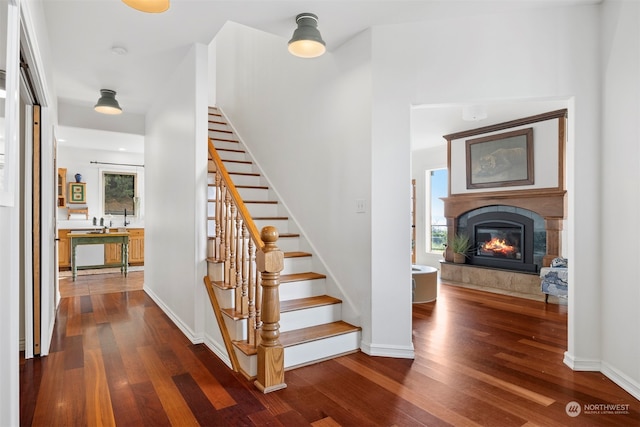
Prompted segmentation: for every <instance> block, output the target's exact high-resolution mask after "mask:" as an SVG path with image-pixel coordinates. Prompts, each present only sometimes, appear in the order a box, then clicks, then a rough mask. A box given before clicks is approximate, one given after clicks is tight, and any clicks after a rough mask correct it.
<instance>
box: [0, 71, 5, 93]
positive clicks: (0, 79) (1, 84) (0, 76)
mask: <svg viewBox="0 0 640 427" xmlns="http://www.w3.org/2000/svg"><path fill="white" fill-rule="evenodd" d="M6 97H7V73H6V72H5V71H4V70H0V98H6Z"/></svg>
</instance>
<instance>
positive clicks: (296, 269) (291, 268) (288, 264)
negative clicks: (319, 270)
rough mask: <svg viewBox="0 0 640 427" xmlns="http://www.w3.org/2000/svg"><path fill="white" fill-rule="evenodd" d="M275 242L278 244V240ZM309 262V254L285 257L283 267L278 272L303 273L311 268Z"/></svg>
mask: <svg viewBox="0 0 640 427" xmlns="http://www.w3.org/2000/svg"><path fill="white" fill-rule="evenodd" d="M276 244H278V242H276ZM278 248H279V246H278ZM280 250H282V249H280ZM311 264H312V263H311V257H310V256H305V257H295V258H285V259H284V269H283V270H282V271H281V272H280V274H293V273H305V272H307V271H311V270H312V268H311Z"/></svg>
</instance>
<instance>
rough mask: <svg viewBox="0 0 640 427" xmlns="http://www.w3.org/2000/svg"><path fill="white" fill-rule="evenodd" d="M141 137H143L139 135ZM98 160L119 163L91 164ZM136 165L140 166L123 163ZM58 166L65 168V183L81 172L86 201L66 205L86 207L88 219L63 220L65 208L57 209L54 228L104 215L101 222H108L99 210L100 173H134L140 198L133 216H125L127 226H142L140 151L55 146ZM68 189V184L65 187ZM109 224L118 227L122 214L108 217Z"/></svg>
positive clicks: (64, 218) (81, 223)
mask: <svg viewBox="0 0 640 427" xmlns="http://www.w3.org/2000/svg"><path fill="white" fill-rule="evenodd" d="M117 137H118V134H115V133H114V147H115V146H117ZM139 138H140V139H141V140H143V139H144V137H143V136H140V137H139ZM91 162H100V163H120V165H107V164H94V163H91ZM122 164H126V165H140V166H123V165H122ZM58 167H59V168H66V169H67V183H69V182H75V178H74V175H75V174H76V173H79V174H81V175H82V182H85V183H86V184H87V185H86V196H87V203H86V204H78V205H75V204H68V205H67V208H71V209H74V208H76V209H77V208H83V207H88V208H89V219H88V220H87V219H85V217H84V215H73V216H72V218H71V219H70V220H67V208H58V228H73V227H83V226H89V225H92V220H93V218H94V217H95V218H96V219H97V222H98V224H100V218H104V220H105V225H107V224H108V217H107V216H106V215H105V214H104V209H103V206H104V204H103V192H102V185H103V182H102V174H103V172H130V173H136V174H137V187H138V188H137V191H138V197H140V209H139V210H140V212H139V213H137V214H136V217H135V218H134V217H132V216H128V217H127V221H131V224H130V225H129V227H140V228H144V206H145V203H144V187H145V177H144V175H145V173H144V154H143V153H126V152H119V151H108V150H95V149H83V148H77V147H63V146H58ZM66 188H67V192H68V190H69V187H68V184H67V186H66ZM112 221H113V226H114V227H122V226H123V225H124V216H122V215H116V216H112Z"/></svg>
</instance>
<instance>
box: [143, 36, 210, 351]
mask: <svg viewBox="0 0 640 427" xmlns="http://www.w3.org/2000/svg"><path fill="white" fill-rule="evenodd" d="M206 88H207V49H206V46H204V45H194V46H193V47H192V49H191V50H190V51H189V53H188V54H187V55H186V57H185V58H184V60H183V61H182V62H181V63H180V64H177V66H176V70H175V71H174V73H173V74H172V76H171V78H170V80H168V81H167V82H166V85H165V87H164V90H163V91H161V92H159V97H158V98H157V99H156V100H155V101H154V103H153V107H152V109H151V110H150V111H149V113H148V114H147V118H146V124H145V127H146V129H147V134H146V137H145V150H144V151H145V152H144V159H145V200H146V210H145V254H144V256H145V291H146V292H147V293H148V294H149V295H150V296H151V297H152V298H153V299H154V300H155V301H156V302H157V303H158V305H160V306H161V307H162V308H163V310H164V311H165V312H166V313H167V314H168V315H169V316H170V317H171V318H172V320H173V321H174V322H175V323H176V324H177V326H178V327H179V328H180V329H181V330H182V331H183V332H184V333H185V335H186V336H187V337H188V338H189V339H191V341H193V342H202V333H203V332H202V312H203V307H204V306H205V304H207V303H208V300H207V296H206V292H205V289H204V285H203V282H202V278H203V277H204V275H205V274H206V263H205V259H206V240H207V234H206V228H205V226H206V194H207V193H206V191H207V181H206V179H207V89H206Z"/></svg>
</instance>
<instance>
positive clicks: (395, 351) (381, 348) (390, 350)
mask: <svg viewBox="0 0 640 427" xmlns="http://www.w3.org/2000/svg"><path fill="white" fill-rule="evenodd" d="M360 350H362V352H363V353H365V354H368V355H369V356H381V357H394V358H396V359H415V357H416V355H415V352H414V350H413V344H411V345H410V346H397V345H380V344H371V343H365V342H361V344H360Z"/></svg>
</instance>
